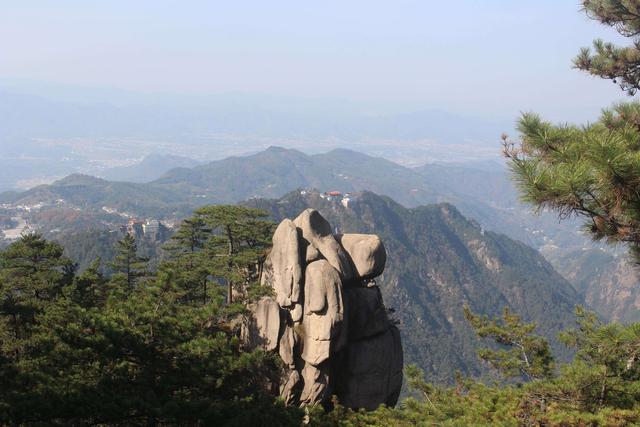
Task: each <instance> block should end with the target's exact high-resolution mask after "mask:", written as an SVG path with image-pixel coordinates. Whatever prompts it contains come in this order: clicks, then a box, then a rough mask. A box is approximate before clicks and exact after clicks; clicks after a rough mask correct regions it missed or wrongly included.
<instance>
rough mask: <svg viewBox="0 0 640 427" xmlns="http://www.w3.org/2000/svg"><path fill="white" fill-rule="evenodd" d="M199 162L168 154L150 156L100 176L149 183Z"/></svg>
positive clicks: (109, 170)
mask: <svg viewBox="0 0 640 427" xmlns="http://www.w3.org/2000/svg"><path fill="white" fill-rule="evenodd" d="M199 164H200V162H198V161H197V160H194V159H190V158H188V157H182V156H173V155H170V154H150V155H148V156H145V157H144V158H143V159H142V161H140V162H139V163H136V164H133V165H130V166H120V167H115V168H110V169H107V170H105V171H103V172H102V173H101V174H100V176H101V177H102V178H104V179H107V180H111V181H128V182H138V183H143V182H150V181H154V180H156V179H158V178H160V177H161V176H163V175H164V174H165V173H167V172H168V171H170V170H171V169H175V168H192V167H195V166H198V165H199Z"/></svg>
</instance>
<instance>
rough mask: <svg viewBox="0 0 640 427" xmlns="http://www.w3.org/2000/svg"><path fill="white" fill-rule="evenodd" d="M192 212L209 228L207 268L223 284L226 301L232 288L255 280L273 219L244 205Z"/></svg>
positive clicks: (229, 300) (244, 289)
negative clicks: (225, 290)
mask: <svg viewBox="0 0 640 427" xmlns="http://www.w3.org/2000/svg"><path fill="white" fill-rule="evenodd" d="M195 216H196V217H197V218H200V219H201V220H202V221H203V222H204V224H206V226H207V227H208V228H209V229H210V230H211V233H212V234H211V235H210V237H209V238H208V239H207V242H206V243H205V251H206V254H205V256H206V257H207V259H208V262H209V268H210V271H211V272H212V273H213V274H214V275H215V276H216V277H217V278H219V279H220V280H222V281H223V282H224V283H225V285H226V287H227V303H228V304H231V303H232V302H233V294H234V290H235V291H237V292H240V293H244V292H247V291H248V288H249V285H251V284H252V283H255V281H256V279H257V278H258V276H259V274H260V272H261V269H262V262H263V261H264V258H265V256H266V252H267V249H268V247H269V245H270V242H271V234H272V232H273V223H272V222H271V221H268V220H266V219H265V218H266V217H267V213H266V212H264V211H261V210H259V209H253V208H247V207H244V206H207V207H204V208H201V209H198V210H197V211H196V212H195Z"/></svg>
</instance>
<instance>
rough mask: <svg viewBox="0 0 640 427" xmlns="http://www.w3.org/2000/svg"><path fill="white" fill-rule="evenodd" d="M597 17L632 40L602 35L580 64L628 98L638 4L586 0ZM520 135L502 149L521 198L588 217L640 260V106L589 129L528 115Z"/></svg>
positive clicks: (638, 76) (636, 81) (635, 63)
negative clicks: (619, 43)
mask: <svg viewBox="0 0 640 427" xmlns="http://www.w3.org/2000/svg"><path fill="white" fill-rule="evenodd" d="M583 6H584V10H585V11H586V13H587V15H588V16H589V17H591V18H593V19H596V20H599V21H600V22H602V23H603V24H605V25H608V26H611V27H614V28H615V29H616V30H618V32H619V33H620V34H622V35H624V36H626V37H628V38H630V39H631V42H632V45H631V46H627V47H616V46H614V45H612V44H610V43H605V42H603V41H602V40H596V41H595V42H594V51H592V50H590V49H583V50H582V51H581V52H580V54H579V55H578V57H577V58H576V59H575V61H574V62H575V65H576V67H577V68H579V69H581V70H584V71H587V72H589V73H591V74H593V75H596V76H600V77H603V78H607V79H612V80H613V81H614V82H617V83H618V84H620V86H621V87H622V89H623V90H625V91H626V92H627V93H629V94H630V95H633V94H635V92H636V91H637V90H638V88H639V87H640V86H639V85H640V32H639V30H640V14H639V8H640V2H637V1H635V0H634V1H629V0H585V1H583ZM518 131H519V133H520V137H521V138H520V140H519V141H518V142H512V141H510V140H508V138H507V137H506V136H504V137H503V139H504V152H505V155H506V157H507V158H508V159H509V161H510V162H509V164H510V166H511V169H512V171H513V172H514V176H515V179H516V181H517V183H518V185H519V187H520V189H521V193H522V196H523V199H524V200H525V201H526V202H529V203H531V204H533V205H534V206H536V207H537V208H539V209H551V210H555V211H557V212H558V213H559V214H560V217H561V218H566V217H569V216H571V215H575V216H578V217H582V218H584V219H585V225H586V229H587V230H588V232H589V233H590V234H591V236H593V238H594V239H604V240H606V241H607V242H609V243H619V242H620V243H624V244H626V245H628V247H629V248H630V250H631V251H632V253H633V254H634V255H635V256H636V257H637V259H640V192H639V191H638V189H639V188H640V103H638V102H637V101H632V102H627V103H620V104H618V105H615V106H613V107H612V108H610V109H607V110H604V111H603V112H602V115H601V117H600V119H599V120H598V121H597V122H595V123H592V124H588V125H585V126H573V125H554V124H552V123H550V122H547V121H544V120H543V119H541V118H540V117H539V116H538V115H537V114H533V113H526V114H523V115H522V117H521V118H520V120H519V122H518Z"/></svg>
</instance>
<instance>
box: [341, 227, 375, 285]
mask: <svg viewBox="0 0 640 427" xmlns="http://www.w3.org/2000/svg"><path fill="white" fill-rule="evenodd" d="M337 238H338V242H340V244H341V245H342V247H343V248H344V249H345V251H347V253H348V254H349V257H350V258H351V261H352V262H353V266H354V267H355V269H356V273H357V275H358V277H359V278H373V277H376V276H379V275H381V274H382V272H383V271H384V265H385V263H386V262H387V252H386V251H385V249H384V245H383V244H382V240H380V238H379V237H378V236H376V235H375V234H342V235H338V236H337Z"/></svg>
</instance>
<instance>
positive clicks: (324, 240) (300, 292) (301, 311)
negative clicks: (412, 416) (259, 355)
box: [243, 209, 403, 409]
mask: <svg viewBox="0 0 640 427" xmlns="http://www.w3.org/2000/svg"><path fill="white" fill-rule="evenodd" d="M331 230H332V229H331V225H330V224H329V223H328V222H327V220H326V219H324V218H323V217H322V216H321V215H320V213H319V212H318V211H316V210H313V209H307V210H305V211H304V212H302V213H301V214H300V215H299V216H298V217H297V218H296V219H295V220H293V221H291V220H289V219H285V220H284V221H282V222H281V223H280V225H279V226H278V228H277V229H276V231H275V234H274V236H273V248H272V250H271V252H270V254H269V256H268V257H267V260H266V262H265V267H264V271H263V274H262V279H261V283H262V285H263V286H269V287H271V288H273V291H274V294H275V297H274V298H271V297H264V298H262V299H261V300H260V301H259V302H258V303H257V304H255V305H254V306H252V307H250V308H251V312H252V316H251V317H250V318H249V319H248V321H247V322H245V324H244V325H243V338H244V340H245V342H246V343H247V344H248V345H251V346H253V347H257V346H260V347H261V348H264V349H265V350H269V351H274V352H277V353H278V354H279V355H280V358H281V359H282V361H283V362H284V364H285V365H286V366H287V372H286V374H285V375H284V377H283V378H282V380H281V384H280V395H281V396H282V398H283V399H284V400H285V402H286V403H288V404H295V405H305V404H315V403H321V404H326V403H327V402H328V400H329V398H330V397H331V396H332V395H336V396H337V397H338V400H339V401H340V403H342V404H343V405H346V406H349V407H352V408H365V409H375V408H376V407H378V406H379V405H380V404H386V405H389V406H393V405H395V404H396V402H397V400H398V396H399V394H400V388H401V386H402V367H403V366H402V365H403V360H402V344H401V342H400V333H399V331H398V329H397V328H396V327H395V326H394V324H393V322H391V321H390V319H389V317H388V315H387V310H386V308H385V307H384V304H383V302H382V296H381V294H380V290H379V289H378V287H377V286H376V285H375V282H373V279H374V278H375V277H376V276H379V275H380V274H382V272H383V271H384V266H385V262H386V258H387V256H386V252H385V249H384V245H383V244H382V241H381V240H380V238H379V237H378V236H376V235H369V234H342V235H338V236H334V235H333V233H332V231H331Z"/></svg>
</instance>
